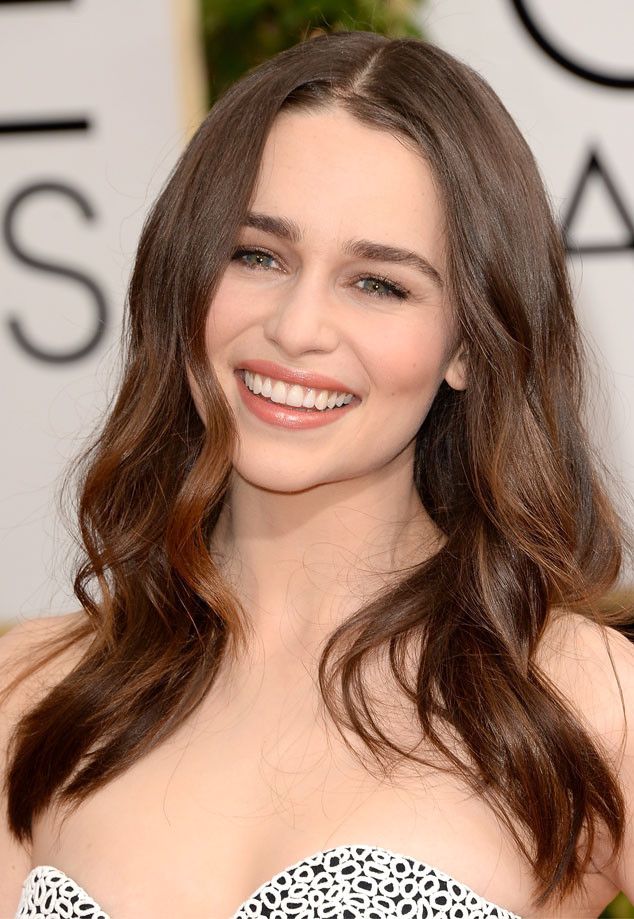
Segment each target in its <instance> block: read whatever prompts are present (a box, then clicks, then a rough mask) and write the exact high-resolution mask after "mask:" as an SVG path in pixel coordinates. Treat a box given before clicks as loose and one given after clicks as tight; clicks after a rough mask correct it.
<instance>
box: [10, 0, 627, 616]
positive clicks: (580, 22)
mask: <svg viewBox="0 0 634 919" xmlns="http://www.w3.org/2000/svg"><path fill="white" fill-rule="evenodd" d="M196 5H197V2H196V0H135V2H134V3H129V2H125V0H108V2H105V0H66V2H62V0H57V2H51V3H48V2H38V3H25V2H22V3H3V2H2V0H0V87H1V88H0V215H1V217H2V221H3V235H2V238H1V239H0V277H1V278H2V284H1V285H0V373H1V374H2V384H3V399H2V402H1V406H2V408H1V412H2V415H1V417H0V424H1V425H2V432H3V437H2V443H3V450H2V474H1V476H0V565H1V572H0V573H1V585H2V586H1V593H0V622H2V621H9V620H14V619H17V618H23V617H27V616H32V615H41V614H43V613H48V612H50V613H56V612H62V611H67V610H71V609H75V608H76V603H75V601H74V599H73V597H72V592H71V589H70V578H69V566H68V552H69V544H68V542H67V540H66V537H65V533H64V531H63V529H62V528H61V525H60V523H59V520H58V517H57V510H56V506H55V503H54V496H55V489H56V487H57V484H58V481H59V476H60V473H61V471H62V469H63V468H64V465H65V463H66V461H67V460H68V458H69V457H72V456H73V455H74V454H75V453H76V452H77V450H78V448H79V446H80V445H81V440H80V436H82V435H85V434H87V433H88V431H89V430H90V426H91V424H92V422H93V419H95V418H96V417H97V414H98V412H99V410H100V409H101V408H102V406H103V405H104V403H105V400H106V397H107V395H108V393H110V392H111V391H112V387H113V383H114V379H115V378H114V370H113V368H115V366H116V364H115V357H116V349H117V342H118V334H119V329H120V318H121V312H122V304H123V298H124V293H125V287H126V283H127V280H128V276H129V271H130V267H131V262H132V258H133V255H134V249H135V245H136V241H137V238H138V234H139V231H140V227H141V223H142V221H143V218H144V216H145V214H146V212H147V209H148V207H149V205H150V203H151V202H152V200H153V198H154V196H155V194H156V193H157V191H158V189H159V187H160V185H161V184H162V182H163V181H164V179H165V178H166V176H167V174H168V172H169V170H170V169H171V167H172V165H173V163H174V161H175V159H176V157H177V156H178V154H179V153H180V150H181V149H182V146H183V144H184V143H185V141H186V139H187V136H188V134H189V133H190V132H191V130H192V129H193V128H194V127H195V125H196V123H197V121H198V119H199V118H200V115H201V113H202V73H201V67H200V59H199V57H200V55H199V49H198V47H197V44H196V40H195V31H194V30H195V26H196V18H195V12H194V11H195V8H196ZM522 15H523V20H522ZM421 23H422V25H423V26H424V28H425V29H426V32H427V34H428V35H429V37H430V38H432V39H433V40H435V41H437V42H438V43H439V44H440V45H442V46H444V47H445V48H447V49H448V50H449V51H451V52H452V53H454V54H456V55H457V56H458V57H460V58H461V59H463V60H465V61H466V62H467V63H470V64H471V65H472V66H473V67H475V69H476V70H478V71H479V72H480V73H482V75H483V76H484V77H485V78H486V79H487V80H488V81H489V82H490V83H491V84H492V86H493V87H494V89H495V90H496V91H497V93H498V94H499V95H500V96H501V98H502V100H503V102H504V103H505V105H506V106H507V108H508V109H509V110H510V112H511V114H512V115H513V116H514V118H515V119H516V121H517V122H518V124H519V125H520V128H521V129H522V131H523V132H524V134H525V136H526V138H527V140H528V142H529V143H530V145H531V147H532V149H533V151H534V152H535V154H536V156H537V159H538V161H539V163H540V165H541V168H542V172H543V175H544V178H545V180H546V183H547V185H548V187H549V190H550V193H551V196H552V199H553V203H554V205H555V209H556V211H557V213H558V214H559V215H560V218H561V220H562V222H566V223H567V224H568V229H567V235H568V240H569V245H570V249H571V255H570V267H571V271H572V274H573V278H574V282H575V289H576V292H577V301H578V309H579V315H580V318H581V320H582V324H583V327H584V330H585V332H586V335H587V336H588V338H589V340H590V342H591V344H592V346H593V347H594V349H595V352H596V355H597V358H598V360H599V365H600V368H601V373H602V377H603V386H604V390H605V393H606V394H607V401H606V402H602V401H601V399H599V398H598V397H597V399H596V400H595V402H596V404H595V411H594V414H593V419H592V424H593V431H594V434H595V437H596V440H597V442H598V443H599V444H600V446H601V448H602V449H603V451H604V453H605V455H606V458H607V459H608V461H609V462H611V463H612V464H613V466H614V468H615V470H616V472H617V474H619V475H620V476H621V478H622V479H623V480H624V482H625V485H626V489H627V490H628V492H629V495H630V497H629V500H631V495H632V493H634V425H633V423H632V422H633V407H634V367H633V365H634V361H633V358H634V344H633V343H634V307H633V303H632V290H633V288H634V172H633V171H632V168H631V163H632V159H633V154H634V89H633V86H634V52H633V51H632V36H634V4H633V3H632V2H631V0H603V2H602V3H601V4H595V3H590V0H582V2H579V0H557V3H553V2H552V0H525V2H524V3H521V2H520V0H428V2H427V3H426V4H424V5H423V6H422V7H421ZM549 45H550V48H549V49H545V47H544V46H549ZM587 72H589V73H587ZM620 84H622V85H620ZM575 201H576V202H577V203H576V204H575ZM573 205H574V207H573ZM573 250H574V251H573ZM47 266H48V267H47ZM597 392H598V390H597ZM626 512H627V509H626ZM633 577H634V575H633Z"/></svg>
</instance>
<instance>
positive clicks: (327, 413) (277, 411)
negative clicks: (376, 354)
mask: <svg viewBox="0 0 634 919" xmlns="http://www.w3.org/2000/svg"><path fill="white" fill-rule="evenodd" d="M235 376H236V379H237V380H238V391H239V393H240V396H241V398H242V401H243V403H244V404H245V405H246V407H247V409H248V410H249V411H250V413H251V414H252V415H255V416H256V417H257V418H258V419H259V420H260V421H264V422H266V423H267V424H270V425H274V426H276V427H282V428H290V429H293V430H297V429H302V430H306V429H308V428H316V427H321V426H322V425H325V424H330V423H332V422H334V421H337V420H338V419H339V418H341V417H342V416H343V415H344V414H345V413H347V412H349V411H351V410H352V409H354V408H355V407H356V406H357V405H358V404H359V401H360V400H359V399H357V398H356V397H355V396H353V395H352V393H347V394H346V393H338V392H336V391H334V392H329V391H328V390H322V391H320V392H319V393H317V394H316V393H315V391H314V390H313V389H308V390H304V399H302V400H300V395H301V393H302V391H303V390H302V387H300V386H299V385H297V384H293V385H291V386H290V387H289V386H287V384H285V383H284V382H282V381H280V380H278V381H275V383H274V385H272V384H273V380H271V379H270V378H267V379H265V380H264V381H263V383H264V384H267V383H268V385H269V386H270V387H271V394H270V395H271V396H276V392H275V391H276V390H277V393H278V394H279V396H281V398H280V400H279V401H274V400H273V399H272V398H271V397H270V396H267V395H266V392H267V390H266V389H265V390H264V392H261V393H260V394H259V395H258V394H256V393H255V392H252V391H251V389H250V388H249V386H248V385H247V382H246V381H245V379H244V378H245V376H246V371H235ZM257 376H258V377H259V375H257ZM255 377H256V374H253V378H255ZM253 378H252V376H251V374H250V373H249V382H250V383H253ZM256 382H257V383H258V384H259V382H260V381H259V380H258V381H256ZM267 389H268V387H267ZM279 396H278V398H279ZM289 397H290V398H291V399H293V398H294V399H295V401H296V402H300V404H299V405H295V406H293V405H287V404H286V398H289ZM326 397H328V398H326ZM345 399H347V400H348V401H347V403H346V402H345ZM311 400H312V401H313V404H314V407H310V401H311ZM317 400H319V402H318V401H317ZM303 401H307V402H308V403H309V404H308V405H303V404H301V402H303ZM337 403H339V404H337Z"/></svg>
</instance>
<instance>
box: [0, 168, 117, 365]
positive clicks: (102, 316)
mask: <svg viewBox="0 0 634 919" xmlns="http://www.w3.org/2000/svg"><path fill="white" fill-rule="evenodd" d="M46 192H54V193H55V194H61V195H66V197H68V198H71V199H72V200H73V201H74V202H75V203H76V204H77V205H78V207H79V208H80V210H81V211H82V213H83V215H84V216H85V217H86V218H88V219H89V220H92V219H94V217H95V212H94V211H93V210H92V208H91V207H90V204H89V203H88V201H86V199H85V198H83V197H82V195H81V194H80V193H79V192H78V191H76V190H75V189H74V188H71V187H70V186H69V185H65V184H63V183H61V182H40V183H37V184H35V185H28V186H27V187H26V188H23V189H22V190H21V191H19V192H18V193H17V195H15V197H14V198H13V199H12V200H11V202H10V203H9V206H8V208H7V210H6V213H5V216H4V223H3V231H4V239H5V242H6V244H7V247H8V249H9V251H10V252H11V253H12V254H13V255H14V256H15V257H16V259H17V260H18V261H20V262H23V263H24V264H25V265H29V266H30V267H31V268H36V269H38V270H39V271H48V272H50V273H51V274H61V275H63V276H64V277H67V278H72V279H73V280H74V281H77V282H78V283H79V284H83V285H84V286H85V287H87V288H88V290H89V291H90V293H91V295H92V296H91V299H92V301H93V305H94V310H95V318H94V322H93V323H92V328H91V330H90V333H89V335H88V336H87V338H86V340H85V341H84V342H83V344H81V345H80V346H79V347H75V348H72V349H70V350H68V351H62V352H58V351H55V352H53V351H46V350H44V349H43V348H41V347H39V346H38V345H34V344H33V343H32V341H30V340H29V338H28V337H27V335H26V334H25V332H24V331H23V330H22V326H21V324H20V321H19V320H18V319H17V318H15V317H11V318H10V319H9V320H8V325H9V328H10V330H11V332H12V334H13V337H14V338H15V340H16V341H17V343H18V345H19V346H20V347H21V348H22V349H23V350H24V351H26V353H27V354H30V355H31V357H34V358H36V359H37V360H40V361H45V362H48V363H53V364H65V363H69V362H71V361H77V360H80V359H81V358H82V357H85V356H86V355H87V354H89V353H90V352H91V351H93V350H94V349H95V348H96V347H97V344H98V343H99V341H100V339H101V337H102V336H103V334H104V332H105V330H106V324H107V319H108V311H107V307H106V300H105V297H104V295H103V292H102V291H101V289H100V288H99V287H98V285H97V284H96V283H95V281H93V280H92V278H89V277H88V276H87V275H86V274H83V273H82V272H81V271H77V270H76V269H75V268H71V267H70V266H68V265H60V264H59V263H56V262H49V261H45V260H44V259H42V258H35V257H34V256H32V255H29V253H28V252H26V251H25V250H24V249H23V248H21V246H20V245H19V243H18V242H17V241H16V238H15V232H14V226H13V220H14V217H15V215H16V212H17V210H18V208H19V207H20V205H21V204H22V203H23V202H24V201H26V200H27V199H28V198H30V197H32V196H33V195H38V194H41V193H46Z"/></svg>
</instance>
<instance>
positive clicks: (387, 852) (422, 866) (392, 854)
mask: <svg viewBox="0 0 634 919" xmlns="http://www.w3.org/2000/svg"><path fill="white" fill-rule="evenodd" d="M351 850H353V851H355V850H356V851H358V850H361V851H363V852H378V853H380V854H382V855H383V856H385V857H387V858H391V859H399V860H401V859H402V860H403V861H404V862H410V863H411V864H412V865H413V866H414V867H415V868H417V869H419V870H422V871H424V872H430V871H432V872H433V873H434V874H435V875H436V876H437V877H439V878H440V879H441V880H444V881H446V882H447V883H448V884H455V885H457V886H458V887H460V888H461V889H462V890H464V891H466V892H467V894H469V896H470V897H473V898H475V899H476V900H477V901H478V902H479V903H480V904H482V905H483V906H486V907H488V908H493V909H496V910H498V911H501V912H502V913H503V914H504V919H506V917H508V919H522V917H521V916H519V915H518V914H517V913H514V912H512V911H511V910H510V909H507V908H506V907H505V906H500V905H499V904H498V903H494V902H493V901H492V900H487V899H486V898H485V897H483V896H481V895H480V894H479V893H477V892H476V891H475V890H473V888H472V887H469V885H468V884H465V883H463V882H462V881H459V880H458V879H457V878H455V877H453V875H451V874H447V872H446V871H442V870H441V869H440V868H437V867H436V866H435V865H431V864H429V862H423V861H421V860H420V859H418V858H415V857H414V856H412V855H404V854H403V853H402V852H396V851H394V849H386V848H384V847H383V846H375V845H370V844H368V843H362V842H359V843H345V844H342V845H339V846H332V847H331V848H329V849H320V850H318V851H317V852H312V853H311V854H310V855H306V856H304V857H303V858H300V859H298V860H297V861H296V862H293V863H292V864H290V865H286V866H285V867H284V868H282V869H281V870H280V871H278V872H276V873H275V874H274V875H273V876H272V877H270V878H269V879H268V880H267V881H264V882H263V883H262V884H260V886H259V887H257V888H256V889H255V890H254V891H252V893H250V894H249V896H248V897H247V898H246V900H244V901H243V902H242V903H240V905H239V906H238V907H237V909H236V910H235V912H234V913H233V915H232V916H231V917H230V919H238V916H239V914H240V913H241V912H242V911H243V910H245V909H246V908H247V907H248V906H249V904H250V903H252V901H253V900H254V899H255V898H256V897H257V896H259V895H260V894H261V893H263V892H264V891H265V890H266V889H267V888H268V887H270V886H271V885H273V884H274V883H275V881H276V880H277V879H278V878H279V877H281V876H282V875H284V874H288V873H290V872H293V871H296V870H297V869H299V868H301V867H302V866H303V865H310V864H311V863H313V862H315V861H317V860H319V859H323V858H324V857H325V856H337V855H339V854H342V853H344V852H347V851H351ZM39 870H45V871H46V870H51V871H55V872H57V873H58V874H61V875H62V876H63V877H65V878H67V879H68V880H69V881H71V882H72V883H73V884H74V885H75V886H76V887H77V888H78V889H79V890H80V891H81V892H82V893H83V894H84V895H85V896H86V897H88V898H89V899H90V900H91V901H92V903H94V904H95V906H96V907H97V908H98V909H99V911H100V912H101V913H103V915H104V916H107V915H108V914H107V913H106V912H105V911H104V910H103V909H102V908H101V906H100V905H99V904H98V903H97V901H96V900H94V899H93V898H92V897H91V895H90V894H89V893H88V891H86V890H85V889H84V888H83V887H81V885H80V884H78V883H77V882H76V881H75V880H73V878H71V877H70V875H67V874H66V872H64V871H62V870H61V868H56V867H55V865H36V866H35V867H34V868H32V869H31V871H30V872H29V876H28V877H30V876H31V874H33V873H35V872H36V871H39ZM28 877H27V880H28ZM25 883H26V881H25ZM108 919H110V917H108Z"/></svg>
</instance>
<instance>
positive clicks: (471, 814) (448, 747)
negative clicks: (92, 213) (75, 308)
mask: <svg viewBox="0 0 634 919" xmlns="http://www.w3.org/2000/svg"><path fill="white" fill-rule="evenodd" d="M128 332H129V335H128V340H127V349H126V355H125V371H124V374H123V379H122V382H121V387H120V392H119V395H118V397H117V399H116V402H115V404H114V406H113V408H112V410H111V412H110V415H109V417H108V419H107V422H106V424H105V426H104V428H103V430H102V432H101V434H100V436H99V438H98V440H97V441H96V443H95V445H94V447H93V449H92V450H91V451H90V452H89V454H88V455H87V456H86V462H85V466H84V475H83V480H82V489H81V501H80V506H79V516H80V524H81V534H82V539H83V542H84V546H85V551H86V560H85V561H84V564H83V565H82V567H81V568H80V570H79V573H78V575H77V578H76V581H75V590H76V594H77V597H78V599H79V601H80V603H81V606H82V611H81V612H80V613H78V614H71V616H65V617H60V619H58V620H55V621H54V623H53V624H52V625H50V624H49V625H48V627H47V635H46V645H45V651H46V655H47V657H46V663H45V664H44V665H42V664H41V663H40V662H39V660H36V662H35V663H32V664H31V667H30V671H29V673H30V675H29V677H27V678H26V680H27V682H25V679H24V678H22V679H21V680H17V678H16V679H11V681H9V680H8V679H7V683H8V685H9V687H11V688H13V687H14V684H15V685H16V686H18V687H21V688H20V689H19V690H16V691H14V692H13V693H11V694H10V695H9V696H8V699H9V700H11V699H13V700H14V701H13V702H10V701H7V702H6V703H5V713H6V714H5V722H6V723H7V724H9V723H10V725H11V727H12V732H11V733H12V740H13V743H11V744H9V736H8V734H9V731H8V730H7V750H8V755H7V766H6V788H5V793H6V801H7V821H6V822H7V827H6V831H5V836H4V837H3V839H4V842H3V845H4V854H5V857H4V859H3V861H4V864H11V866H12V867H11V869H10V871H9V872H8V876H9V882H8V888H9V889H8V893H6V894H3V896H4V901H3V902H2V903H0V906H4V907H5V909H4V913H9V912H10V909H11V908H15V906H17V905H18V899H19V898H20V903H19V910H18V915H19V916H20V917H34V916H35V915H40V914H41V912H38V910H40V909H41V907H40V906H37V905H36V904H37V903H38V902H39V903H41V902H45V903H47V904H49V907H50V908H51V909H53V907H51V906H50V905H51V904H53V905H54V908H55V909H57V914H59V913H62V912H63V914H64V915H70V916H79V915H84V914H86V913H87V914H88V915H94V916H103V915H109V916H110V917H111V919H124V917H125V919H141V917H147V916H150V915H151V916H153V917H160V919H162V917H165V919H167V917H174V916H187V917H219V919H224V917H228V916H230V915H232V914H235V916H236V917H246V916H252V915H262V916H268V917H272V919H280V917H285V916H320V917H321V916H335V915H337V916H339V915H341V916H348V917H356V916H363V917H383V916H388V915H412V916H441V915H442V916H445V915H447V916H451V917H453V919H457V917H463V919H464V917H477V916H497V917H503V919H507V917H512V916H522V917H546V916H548V917H553V916H573V915H574V916H576V917H578V916H596V915H597V914H598V913H599V912H600V911H601V909H602V908H603V906H604V905H605V904H606V903H608V902H609V901H610V900H611V899H612V898H613V897H614V896H615V894H616V893H617V891H618V890H619V889H621V888H624V889H626V890H627V892H628V893H629V895H630V896H632V894H633V893H634V889H633V888H634V878H633V876H632V868H631V865H632V863H633V862H634V837H633V836H632V829H631V824H630V825H628V824H627V823H626V817H627V815H628V813H629V810H628V808H631V806H632V800H631V799H632V795H634V770H633V767H632V759H633V757H632V753H634V747H633V742H632V739H631V737H630V736H629V735H628V734H627V732H626V730H625V723H624V708H623V705H622V703H621V698H620V696H619V683H620V686H621V689H622V691H623V700H624V702H625V705H626V706H627V705H630V706H631V705H632V704H633V703H634V654H633V653H632V648H631V647H630V645H629V643H628V642H627V640H626V639H625V638H624V637H623V636H622V635H620V634H619V632H618V631H617V630H616V629H615V628H614V627H613V626H615V625H619V624H621V622H625V618H626V615H625V613H622V614H621V618H620V619H619V617H618V616H616V615H615V616H614V617H613V618H612V619H611V620H610V623H611V625H610V627H608V626H606V624H605V623H601V622H599V615H598V613H596V611H595V606H596V600H597V598H598V597H600V596H601V595H602V594H604V593H605V592H606V591H607V590H609V589H610V588H611V587H612V586H613V585H614V584H615V582H616V580H617V576H618V574H619V569H620V565H621V555H622V544H623V539H624V537H623V533H622V527H621V524H620V522H619V518H618V516H617V514H616V512H615V510H614V509H613V508H612V506H611V505H610V503H609V501H608V498H607V497H606V493H605V491H604V489H603V486H602V485H601V482H600V478H599V474H598V472H597V466H596V463H595V462H594V461H593V460H592V458H591V453H590V449H589V447H588V444H587V441H586V438H585V435H584V431H583V427H582V424H581V421H580V417H579V416H580V410H581V405H582V402H581V398H582V357H581V347H580V339H579V331H578V328H577V324H576V321H575V317H574V313H573V309H572V305H571V294H570V289H569V285H568V279H567V276H566V270H565V255H564V250H563V247H562V241H561V238H560V234H559V232H558V230H557V228H556V226H555V223H554V221H553V218H552V216H551V213H550V210H549V206H548V203H547V198H546V195H545V193H544V190H543V187H542V184H541V181H540V178H539V175H538V171H537V168H536V166H535V163H534V160H533V158H532V156H531V154H530V152H529V150H528V148H527V146H526V144H525V142H524V141H523V139H522V138H521V136H520V134H519V132H518V130H517V128H516V127H515V125H514V124H513V122H512V120H511V118H510V116H509V115H508V113H507V112H506V110H505V109H504V108H503V106H502V105H501V103H500V101H499V100H498V99H497V97H496V96H495V95H494V94H493V92H492V91H491V89H490V88H489V87H488V86H487V85H486V84H485V83H484V82H483V80H482V79H481V78H480V77H478V76H477V75H476V74H475V73H474V72H473V71H471V70H470V69H469V68H468V67H466V66H465V65H463V64H461V63H459V62H457V61H456V60H454V59H453V58H452V57H450V56H449V55H448V54H446V53H444V52H442V51H440V50H439V49H438V48H435V47H434V46H432V45H430V44H426V43H423V42H420V41H417V40H411V39H407V40H388V39H386V38H384V37H381V36H379V35H376V34H372V33H366V32H350V33H338V34H335V35H332V36H330V37H326V36H324V37H320V38H317V39H314V40H311V41H308V42H306V43H303V44H300V45H298V46H296V47H294V48H292V49H290V50H289V51H286V52H284V53H282V54H280V55H278V56H277V57H276V58H274V59H273V60H271V61H269V62H267V63H265V64H264V65H262V66H261V67H259V68H257V69H255V70H254V71H252V72H251V73H250V74H249V75H247V76H246V77H245V78H244V79H242V80H241V81H240V82H239V83H237V84H236V85H235V86H233V87H232V88H231V89H230V90H229V91H228V92H227V93H226V94H225V95H224V97H223V98H221V100H220V101H219V102H218V103H217V104H216V105H215V106H214V108H213V110H212V111H211V112H210V114H209V116H208V118H207V119H206V121H205V123H204V124H203V125H202V127H201V128H200V130H199V131H198V133H197V135H196V136H195V138H194V139H193V140H192V142H191V144H190V145H189V147H188V148H187V150H186V151H185V153H184V155H183V157H182V159H181V161H180V162H179V164H178V166H177V168H176V169H175V171H174V174H173V175H172V177H171V179H170V181H169V182H168V183H167V186H166V188H165V190H164V191H163V193H162V194H161V196H160V198H159V199H158V201H157V203H156V204H155V206H154V208H153V210H152V213H151V215H150V217H149V219H148V221H147V223H146V225H145V227H144V230H143V233H142V237H141V241H140V245H139V251H138V256H137V260H136V264H135V268H134V273H133V277H132V280H131V286H130V292H129V323H128ZM42 628H43V625H42V623H38V625H37V627H36V626H34V625H33V624H32V623H31V624H27V625H25V626H21V627H19V628H18V629H13V630H12V631H11V632H10V633H9V635H8V636H7V637H6V638H5V640H4V655H5V657H4V659H5V662H7V663H8V662H9V660H13V658H14V656H15V654H16V653H17V652H20V655H24V656H26V655H28V656H29V660H31V659H32V657H33V655H34V649H35V646H36V644H37V643H38V642H39V641H41V639H42V636H41V635H40V632H41V630H42ZM51 643H52V645H53V651H51ZM54 651H57V652H58V653H57V656H55V657H52V656H51V655H52V654H53V652H54ZM10 652H11V654H10ZM10 672H11V675H13V672H14V671H13V668H11V671H10ZM38 674H39V677H38V679H39V682H38V683H37V684H36V685H37V686H38V687H39V689H38V690H37V691H36V690H34V689H33V690H31V692H30V693H29V694H28V704H27V701H26V695H27V693H26V689H25V688H24V687H25V686H26V685H32V681H33V679H35V678H36V676H37V675H38ZM42 674H44V676H42ZM20 675H21V676H22V674H20ZM617 678H618V680H619V682H618V683H617ZM28 680H31V683H28ZM16 699H17V700H18V701H16ZM19 700H23V701H22V702H20V701H19ZM628 756H629V759H628ZM25 877H26V881H24V878H25ZM23 882H24V886H22V885H23ZM53 912H54V909H53ZM44 914H46V913H44Z"/></svg>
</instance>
